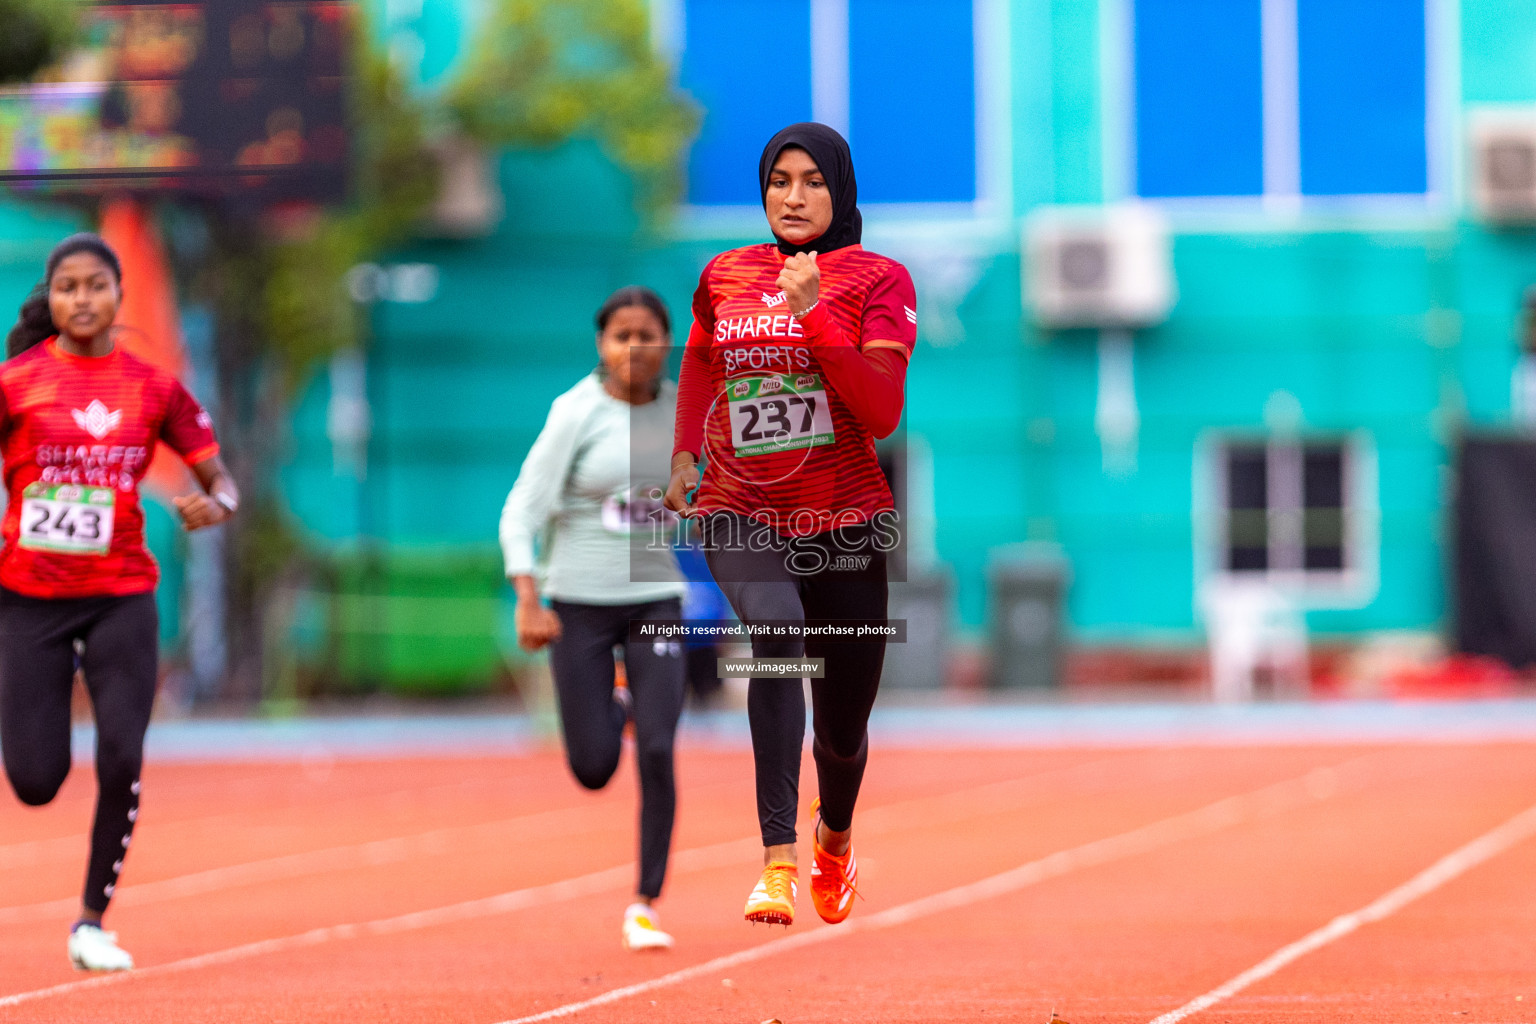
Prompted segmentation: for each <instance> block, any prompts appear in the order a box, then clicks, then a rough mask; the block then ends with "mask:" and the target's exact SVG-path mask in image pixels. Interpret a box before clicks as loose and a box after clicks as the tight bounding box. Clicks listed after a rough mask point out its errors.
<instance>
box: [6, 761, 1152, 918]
mask: <svg viewBox="0 0 1536 1024" xmlns="http://www.w3.org/2000/svg"><path fill="white" fill-rule="evenodd" d="M1125 763H1126V759H1125V758H1123V757H1119V758H1116V757H1110V758H1097V759H1094V760H1091V761H1082V762H1078V763H1076V764H1073V765H1068V766H1066V767H1063V768H1053V769H1050V770H1048V771H1044V772H1035V773H1033V774H1030V775H1024V776H1020V777H1017V778H1013V779H1003V780H1000V781H998V782H991V783H983V784H982V785H979V786H974V787H969V788H967V789H965V790H962V791H961V793H963V794H964V802H965V803H970V802H971V801H973V800H974V799H976V798H978V797H980V798H983V799H987V800H992V801H1009V800H1016V799H1017V798H1018V796H1019V795H1021V794H1020V791H1021V790H1022V791H1023V795H1034V796H1039V797H1040V798H1042V799H1044V798H1047V797H1049V796H1052V795H1058V796H1059V795H1060V790H1059V789H1055V790H1053V789H1052V788H1051V787H1050V785H1049V782H1050V780H1052V779H1061V778H1064V777H1071V776H1073V775H1078V774H1088V775H1090V776H1091V780H1085V781H1087V782H1088V783H1089V784H1088V785H1086V786H1082V787H1080V788H1081V789H1082V790H1083V791H1085V792H1089V791H1095V790H1097V789H1099V788H1102V787H1103V786H1105V785H1107V784H1108V783H1109V782H1110V780H1114V781H1116V782H1119V781H1123V780H1120V779H1119V778H1118V773H1117V772H1116V771H1115V770H1114V769H1117V768H1121V767H1123V766H1124V765H1125ZM1146 774H1147V773H1146V771H1143V772H1141V773H1140V774H1138V776H1137V777H1138V778H1143V779H1144V778H1146ZM713 788H716V787H715V786H714V785H710V784H705V785H702V786H696V787H695V788H694V791H695V792H700V791H704V790H708V789H713ZM957 795H959V794H957V793H954V792H949V793H941V794H936V795H934V796H931V797H920V798H916V799H912V800H905V801H901V802H899V803H895V804H888V805H883V806H877V807H874V808H871V809H870V810H869V811H868V812H866V813H865V815H863V816H862V817H861V819H860V820H861V822H862V823H864V824H865V825H867V826H869V827H880V826H881V825H883V824H886V823H888V822H889V821H897V822H906V821H909V820H910V818H909V817H908V816H909V815H921V816H922V817H923V818H924V820H932V819H934V817H935V816H940V815H942V816H943V817H944V818H946V819H947V818H949V817H952V814H951V813H950V812H952V810H953V808H954V806H955V799H956V797H957ZM593 813H595V812H594V809H593V808H592V807H590V806H583V807H566V808H559V809H556V810H550V811H541V812H539V813H537V814H529V815H523V816H521V817H516V818H506V819H501V820H498V821H490V822H482V823H480V824H477V825H460V826H454V827H451V828H440V829H433V830H431V831H428V832H422V833H418V834H416V835H412V836H400V837H392V838H388V839H377V840H373V841H371V842H366V843H355V844H348V845H346V846H333V847H326V848H324V849H320V850H306V851H302V852H300V853H292V854H283V855H280V856H276V857H267V858H262V859H260V860H253V861H246V862H243V863H240V864H231V865H226V866H223V867H217V868H209V869H207V870H205V871H196V872H191V873H188V874H185V875H177V876H174V877H172V878H162V879H159V880H156V881H153V882H143V883H135V884H132V885H129V886H126V887H124V888H123V889H122V890H121V891H119V892H118V894H117V896H116V898H115V901H114V902H115V905H116V906H118V907H135V906H143V905H145V904H153V903H160V902H165V901H168V900H177V899H186V898H190V897H193V896H202V895H206V894H208V893H210V892H218V891H221V890H224V889H233V888H237V887H240V886H250V885H259V884H262V883H264V882H275V881H286V880H291V879H294V878H302V877H305V876H308V875H314V874H323V873H325V872H333V871H346V870H349V869H352V868H355V867H358V866H359V865H362V866H366V867H381V866H384V865H388V864H398V863H401V862H404V861H408V860H412V859H415V858H418V857H429V856H434V855H441V854H444V853H448V852H451V851H452V850H454V849H456V848H458V847H459V845H460V844H462V843H464V842H468V841H472V840H474V838H475V837H476V836H477V835H478V834H481V833H485V832H490V833H492V834H494V833H496V832H499V831H501V830H503V829H506V828H516V829H518V830H519V839H520V841H521V840H527V839H551V838H557V837H562V836H569V835H571V834H572V833H573V832H576V831H580V830H581V829H582V828H583V827H590V828H602V827H606V826H605V825H601V824H599V823H598V822H597V821H592V822H584V821H583V820H582V819H584V818H587V817H590V816H591V815H592V814H593ZM598 813H601V812H598ZM602 820H603V821H606V815H604V817H603V819H602ZM69 844H70V852H77V851H78V850H81V849H83V845H84V840H83V839H78V838H77V839H72V840H70V841H69ZM710 849H713V848H712V847H711V848H710ZM689 852H690V851H680V852H679V853H678V854H675V855H674V857H673V860H674V863H675V864H677V865H678V866H681V867H686V866H687V865H688V864H689V863H690V861H689V858H688V853H689ZM700 866H704V865H700ZM710 866H713V862H711V865H710ZM79 902H80V901H79V897H78V896H67V897H61V898H59V899H54V900H45V901H40V902H36V903H26V904H20V905H16V906H9V907H0V926H4V925H11V924H21V923H26V922H31V921H45V920H51V919H53V918H56V917H59V916H61V915H67V914H69V913H71V912H73V911H74V910H75V908H76V907H77V906H78V905H79Z"/></svg>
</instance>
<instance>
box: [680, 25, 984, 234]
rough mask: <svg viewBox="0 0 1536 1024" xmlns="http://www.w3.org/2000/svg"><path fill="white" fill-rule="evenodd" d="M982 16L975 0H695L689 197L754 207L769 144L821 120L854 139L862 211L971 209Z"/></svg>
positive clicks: (684, 76) (686, 34) (688, 36)
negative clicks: (695, 127)
mask: <svg viewBox="0 0 1536 1024" xmlns="http://www.w3.org/2000/svg"><path fill="white" fill-rule="evenodd" d="M673 2H674V3H676V2H678V0H673ZM974 21H975V19H974V14H973V10H972V4H971V3H969V2H957V3H938V4H936V3H932V2H931V0H683V16H682V18H681V19H680V24H681V26H682V35H683V38H682V39H681V41H680V43H681V71H680V79H681V84H682V86H683V88H685V89H686V90H688V91H689V92H690V93H692V95H693V96H694V98H695V99H697V100H698V101H699V104H700V106H701V107H703V109H704V122H703V125H702V126H701V128H700V131H699V137H698V139H697V141H696V142H695V143H694V146H693V150H692V151H691V153H690V154H689V159H688V199H689V201H690V202H692V203H694V204H697V205H703V206H718V205H746V206H756V205H757V204H758V202H759V198H760V197H759V195H758V191H757V160H758V156H759V155H760V154H761V152H762V148H763V143H765V142H767V141H768V139H769V138H770V137H771V136H772V135H773V133H774V132H775V131H777V130H778V129H780V128H782V127H784V126H785V125H787V124H791V123H793V122H796V121H811V120H817V121H823V122H825V123H827V124H830V125H832V126H833V127H834V128H836V129H838V130H839V131H841V132H843V133H844V134H845V135H846V136H847V138H848V141H849V144H850V145H851V146H852V148H853V152H854V157H855V160H856V165H857V167H858V172H859V201H860V202H861V203H969V202H973V201H974V200H975V199H976V172H977V167H976V69H975V45H974V39H975V30H974V27H973V26H974ZM913 154H924V156H923V157H922V158H921V159H917V160H914V158H913ZM934 154H942V158H939V159H935V158H934V156H933V155H934Z"/></svg>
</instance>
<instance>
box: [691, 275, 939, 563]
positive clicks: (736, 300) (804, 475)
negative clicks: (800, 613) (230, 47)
mask: <svg viewBox="0 0 1536 1024" xmlns="http://www.w3.org/2000/svg"><path fill="white" fill-rule="evenodd" d="M816 262H817V266H818V268H819V270H820V272H821V290H820V296H819V298H818V303H819V305H820V308H819V309H817V310H815V311H814V312H813V314H812V315H810V316H807V317H806V318H805V322H804V323H802V322H800V321H797V320H796V319H795V318H794V317H792V316H790V310H789V308H788V304H787V302H786V300H785V297H784V293H783V291H782V290H781V289H780V288H779V286H778V285H777V284H776V283H775V282H776V281H777V279H778V276H779V274H780V272H781V271H782V270H783V268H784V256H783V255H782V254H781V253H780V252H779V251H778V248H777V247H776V246H774V245H771V244H767V245H753V246H748V247H746V248H743V249H733V250H731V251H730V252H725V253H721V254H720V255H719V256H716V257H715V258H714V259H713V260H711V261H710V263H709V265H708V266H707V267H705V268H704V272H703V274H702V275H701V276H700V278H699V287H698V290H697V291H696V292H695V293H694V297H693V316H694V325H693V330H692V331H691V332H690V335H689V339H688V345H687V348H686V349H685V351H684V357H683V364H684V365H683V373H682V377H681V380H680V383H679V392H678V423H677V431H676V449H675V450H677V451H689V452H692V453H694V454H696V455H699V456H700V457H701V460H702V461H704V462H705V463H706V466H705V469H704V473H703V477H702V480H701V483H700V486H699V490H698V493H697V495H696V496H695V499H694V504H695V507H697V508H699V509H700V510H702V511H715V510H720V509H729V510H732V511H735V512H739V513H742V514H743V515H747V516H750V517H752V518H755V519H758V520H761V521H764V522H768V523H770V524H771V525H773V526H774V528H775V529H776V530H778V531H779V532H780V533H783V534H787V535H795V536H805V535H809V534H814V533H820V532H823V531H825V530H827V529H830V528H832V527H834V526H841V525H847V524H850V523H859V522H867V521H869V519H870V518H871V517H872V516H873V515H874V514H875V513H876V512H879V511H881V510H883V509H889V508H891V507H892V502H891V492H890V487H889V486H888V485H887V483H886V480H885V476H884V475H883V474H882V473H881V472H880V466H879V463H878V461H877V460H876V457H875V445H874V436H873V435H872V433H871V431H870V429H869V426H867V425H866V421H865V420H861V418H860V416H859V415H857V413H856V407H858V408H862V409H863V410H864V411H865V412H866V413H867V412H868V411H869V407H870V398H871V396H870V395H869V394H868V393H867V390H866V389H867V385H868V380H869V373H867V372H866V371H870V369H871V368H870V367H867V366H864V365H856V366H854V365H851V364H849V363H848V359H849V358H850V357H851V358H853V359H855V360H861V357H860V355H859V353H863V356H864V357H869V356H870V354H871V353H873V352H876V351H878V350H880V349H882V348H885V349H892V348H894V349H897V350H899V352H900V355H899V356H897V355H892V354H888V357H889V358H890V359H891V360H893V361H896V362H897V367H896V372H897V373H898V374H900V373H904V371H905V367H904V365H901V363H902V361H904V360H906V359H909V358H910V357H911V353H912V346H913V345H914V343H915V342H916V340H917V298H916V293H915V292H914V290H913V287H912V278H911V275H909V274H908V273H907V270H906V268H905V267H903V266H902V265H901V264H900V263H897V262H896V261H895V260H892V259H889V258H887V257H885V256H881V255H878V254H877V253H873V252H868V251H866V250H865V249H864V248H863V247H862V246H859V245H853V246H848V247H846V248H842V249H836V250H834V251H832V252H830V253H827V254H825V255H821V256H818V257H817V260H816ZM879 369H881V370H883V369H884V368H883V367H881V368H879ZM850 371H856V372H850ZM881 383H883V384H891V386H890V387H887V388H884V389H883V390H884V391H885V392H886V395H887V397H886V399H885V401H886V404H892V403H894V405H893V408H890V409H886V410H884V418H885V419H888V421H889V426H887V427H886V428H885V430H887V431H888V430H889V429H891V427H894V425H895V423H896V420H897V419H898V418H899V416H900V403H901V391H900V384H901V382H900V379H899V376H898V377H897V378H896V379H895V380H894V382H892V381H890V380H889V379H885V380H883V381H881ZM705 388H707V395H706V394H705ZM856 389H857V390H856Z"/></svg>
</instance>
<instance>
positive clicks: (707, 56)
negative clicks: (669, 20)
mask: <svg viewBox="0 0 1536 1024" xmlns="http://www.w3.org/2000/svg"><path fill="white" fill-rule="evenodd" d="M810 25H811V5H810V0H694V2H692V3H690V4H688V6H687V21H686V26H687V27H686V31H687V44H686V48H685V50H684V52H683V67H682V86H683V88H685V89H687V90H688V91H689V92H690V93H692V94H693V96H694V98H695V99H696V100H698V102H699V105H700V106H702V107H703V108H704V111H705V115H704V124H703V127H702V128H701V129H700V131H699V138H698V141H697V142H696V143H694V147H693V152H692V154H691V156H690V158H689V160H688V198H689V200H690V201H691V202H694V203H700V204H704V205H721V204H738V203H739V204H748V205H756V204H757V203H758V202H759V201H760V197H759V195H758V191H757V160H758V157H759V156H760V155H761V153H762V150H763V144H764V143H766V142H767V141H768V140H769V139H770V138H771V137H772V136H773V133H774V132H776V131H778V130H779V129H780V128H782V127H784V126H785V125H787V124H792V123H794V122H796V121H809V120H810V119H811V32H810Z"/></svg>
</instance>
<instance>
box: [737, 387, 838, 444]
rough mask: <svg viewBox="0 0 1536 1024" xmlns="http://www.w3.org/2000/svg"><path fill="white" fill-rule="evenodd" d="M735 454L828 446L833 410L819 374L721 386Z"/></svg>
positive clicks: (830, 437)
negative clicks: (724, 388) (729, 414)
mask: <svg viewBox="0 0 1536 1024" xmlns="http://www.w3.org/2000/svg"><path fill="white" fill-rule="evenodd" d="M725 394H726V398H727V399H729V402H730V409H731V441H732V444H733V446H734V447H735V449H736V454H737V455H739V456H740V455H767V454H768V453H770V452H782V451H789V450H790V449H794V448H814V447H816V446H818V445H823V444H832V443H833V441H834V440H835V438H834V437H833V434H832V410H831V409H830V408H829V407H828V406H827V392H826V389H825V388H824V387H823V385H822V383H821V376H820V375H819V374H814V373H803V374H799V375H786V374H774V375H771V376H768V377H755V378H748V379H745V380H738V381H734V382H731V383H729V384H727V385H726V392H725Z"/></svg>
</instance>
